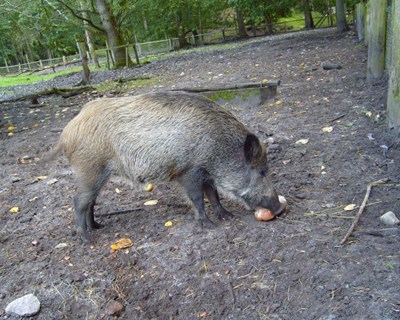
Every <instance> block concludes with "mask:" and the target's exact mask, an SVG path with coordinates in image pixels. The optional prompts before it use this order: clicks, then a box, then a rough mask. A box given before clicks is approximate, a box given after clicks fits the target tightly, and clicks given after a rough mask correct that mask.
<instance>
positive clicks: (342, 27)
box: [336, 0, 350, 32]
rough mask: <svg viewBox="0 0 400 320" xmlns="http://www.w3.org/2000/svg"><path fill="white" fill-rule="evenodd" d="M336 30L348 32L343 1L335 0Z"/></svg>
mask: <svg viewBox="0 0 400 320" xmlns="http://www.w3.org/2000/svg"><path fill="white" fill-rule="evenodd" d="M336 30H337V31H338V32H346V31H349V30H350V28H349V26H348V25H347V22H346V13H345V10H344V0H336Z"/></svg>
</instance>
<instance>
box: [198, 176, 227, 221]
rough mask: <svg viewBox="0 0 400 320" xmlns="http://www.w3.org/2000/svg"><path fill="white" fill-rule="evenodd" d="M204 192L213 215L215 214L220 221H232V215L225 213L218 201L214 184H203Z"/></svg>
mask: <svg viewBox="0 0 400 320" xmlns="http://www.w3.org/2000/svg"><path fill="white" fill-rule="evenodd" d="M204 192H205V194H206V196H207V198H208V200H209V201H210V203H211V206H212V208H213V211H214V213H216V214H217V216H218V218H219V219H220V220H228V219H232V218H233V217H234V215H233V214H232V213H230V212H229V211H227V210H226V209H225V208H224V207H223V206H222V204H221V202H220V201H219V196H218V192H217V189H216V188H215V186H214V184H213V183H211V182H206V183H205V184H204Z"/></svg>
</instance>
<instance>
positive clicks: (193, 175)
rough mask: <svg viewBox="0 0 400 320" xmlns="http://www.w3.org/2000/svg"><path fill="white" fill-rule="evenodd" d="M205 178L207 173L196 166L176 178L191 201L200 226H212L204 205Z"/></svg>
mask: <svg viewBox="0 0 400 320" xmlns="http://www.w3.org/2000/svg"><path fill="white" fill-rule="evenodd" d="M207 179H208V173H207V172H206V171H205V170H203V169H201V168H196V167H195V168H192V169H190V170H189V171H187V172H185V173H184V174H182V175H181V176H180V177H179V178H178V179H177V180H178V182H179V183H180V184H181V185H182V186H183V188H184V189H185V191H186V194H187V196H188V197H189V199H190V201H191V202H192V204H193V207H194V210H195V217H196V220H197V222H198V224H199V225H200V227H202V228H203V227H212V226H214V223H213V222H212V221H211V220H210V219H209V218H208V217H207V215H206V211H205V207H204V192H205V190H204V189H205V188H204V186H205V184H206V182H207Z"/></svg>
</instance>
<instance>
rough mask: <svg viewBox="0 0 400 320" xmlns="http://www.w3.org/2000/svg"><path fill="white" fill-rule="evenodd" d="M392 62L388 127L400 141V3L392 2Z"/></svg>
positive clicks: (388, 99) (388, 100)
mask: <svg viewBox="0 0 400 320" xmlns="http://www.w3.org/2000/svg"><path fill="white" fill-rule="evenodd" d="M392 28H393V29H392V30H393V38H392V61H391V66H390V71H389V88H388V98H387V112H388V125H389V128H390V129H393V130H394V133H395V138H396V139H397V140H400V80H399V79H400V37H399V36H398V35H399V34H400V1H393V2H392Z"/></svg>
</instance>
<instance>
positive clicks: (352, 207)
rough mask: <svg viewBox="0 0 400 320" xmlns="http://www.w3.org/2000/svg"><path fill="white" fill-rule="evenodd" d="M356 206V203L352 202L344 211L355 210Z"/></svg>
mask: <svg viewBox="0 0 400 320" xmlns="http://www.w3.org/2000/svg"><path fill="white" fill-rule="evenodd" d="M355 207H356V205H355V204H354V203H352V204H349V205H347V206H345V207H344V209H343V210H344V211H351V210H354V208H355Z"/></svg>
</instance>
